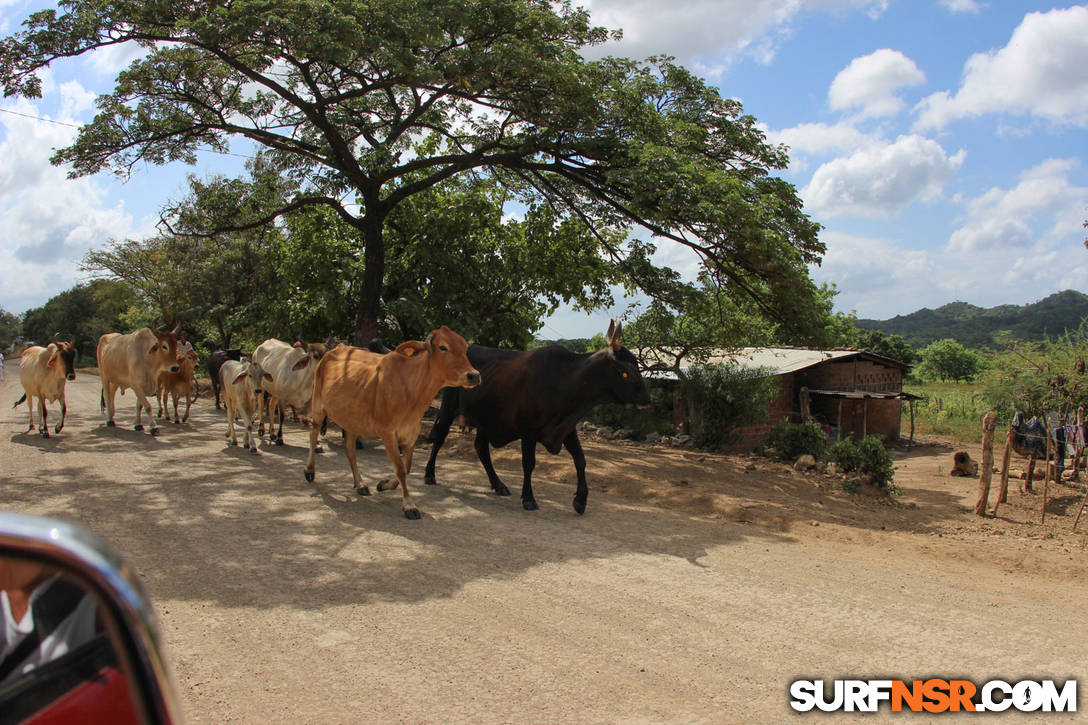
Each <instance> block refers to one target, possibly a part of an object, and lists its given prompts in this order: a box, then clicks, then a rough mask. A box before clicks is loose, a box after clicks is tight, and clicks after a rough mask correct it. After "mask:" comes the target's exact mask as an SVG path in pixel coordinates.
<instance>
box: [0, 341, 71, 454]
mask: <svg viewBox="0 0 1088 725" xmlns="http://www.w3.org/2000/svg"><path fill="white" fill-rule="evenodd" d="M75 360H76V350H75V348H74V347H72V345H71V344H70V343H67V342H51V343H49V346H48V347H39V346H37V345H34V346H31V347H28V348H27V349H26V350H24V351H23V356H22V357H21V358H20V359H19V382H21V383H22V384H23V390H24V391H25V392H24V393H23V397H21V398H19V399H18V400H17V401H15V405H13V406H11V407H13V408H14V407H16V406H18V405H19V403H21V402H23V401H24V400H25V401H27V403H26V407H27V408H28V409H29V412H30V428H29V429H28V430H27V432H28V433H29V432H30V431H32V430H34V398H37V399H38V417H39V418H41V421H42V422H41V425H40V426H39V427H38V432H39V433H41V434H42V438H48V437H49V422H48V421H47V420H46V418H47V417H48V416H49V411H48V410H47V409H46V407H45V401H47V400H48V401H49V402H53V401H56V400H59V401H60V422H59V423H57V427H56V428H55V429H54V430H53V432H54V433H60V429H61V428H63V427H64V419H65V418H66V417H68V403H67V402H66V401H65V399H64V386H65V381H67V380H75V379H76V368H75Z"/></svg>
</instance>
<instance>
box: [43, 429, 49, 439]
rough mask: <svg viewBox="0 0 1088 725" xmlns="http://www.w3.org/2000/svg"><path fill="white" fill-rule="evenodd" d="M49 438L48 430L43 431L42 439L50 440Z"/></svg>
mask: <svg viewBox="0 0 1088 725" xmlns="http://www.w3.org/2000/svg"><path fill="white" fill-rule="evenodd" d="M48 437H49V431H48V429H47V430H43V431H42V438H48Z"/></svg>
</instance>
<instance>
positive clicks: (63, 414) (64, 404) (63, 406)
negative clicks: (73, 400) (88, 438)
mask: <svg viewBox="0 0 1088 725" xmlns="http://www.w3.org/2000/svg"><path fill="white" fill-rule="evenodd" d="M67 417H68V401H67V400H65V398H64V395H63V394H61V396H60V422H59V423H57V427H56V428H54V429H53V432H54V433H60V429H61V428H63V427H64V420H65V419H66V418H67Z"/></svg>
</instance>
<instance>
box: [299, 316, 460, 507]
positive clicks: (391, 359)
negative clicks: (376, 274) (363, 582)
mask: <svg viewBox="0 0 1088 725" xmlns="http://www.w3.org/2000/svg"><path fill="white" fill-rule="evenodd" d="M467 347H468V346H467V345H466V344H465V339H464V338H463V337H461V336H460V335H458V334H457V333H456V332H454V331H453V330H451V329H449V328H448V327H445V326H442V327H440V328H439V329H437V330H433V331H432V332H431V334H430V335H428V336H427V339H426V340H425V341H424V342H416V341H411V342H405V343H402V344H401V345H400V346H398V347H397V348H396V350H394V351H393V352H392V353H389V354H388V355H381V354H378V353H373V352H370V351H369V350H365V349H363V348H361V347H349V346H346V345H341V346H339V347H337V348H336V349H334V350H332V351H330V352H328V353H327V354H326V355H325V356H324V357H323V358H322V359H321V362H319V363H318V365H317V372H316V374H315V377H314V394H313V400H312V401H311V423H310V457H309V458H308V459H307V460H306V480H307V481H311V482H312V481H313V480H314V452H315V450H316V448H317V437H318V433H319V432H320V429H321V422H322V419H323V418H325V417H326V416H327V417H328V419H329V420H331V421H332V422H333V423H336V424H337V425H339V426H340V427H341V428H343V429H344V432H345V434H346V437H345V440H344V450H345V452H346V453H347V456H348V463H349V464H351V475H352V478H353V481H354V486H355V491H356V493H358V494H359V495H360V496H369V495H370V489H369V488H368V487H367V486H366V485H364V484H363V482H362V480H361V479H360V477H359V467H358V466H357V465H356V463H355V439H356V438H358V437H359V436H377V437H380V438H381V439H382V444H383V445H384V446H385V453H386V455H387V456H389V460H390V462H391V463H392V464H393V471H394V472H395V474H396V479H395V480H391V481H388V482H387V481H382V482H381V483H379V484H378V490H379V491H383V490H386V489H387V488H388V489H393V488H396V487H397V486H398V485H399V486H400V487H401V492H402V494H403V496H404V504H403V509H404V515H405V516H406V517H407V518H409V519H418V518H419V517H420V515H419V509H417V508H416V505H415V503H413V501H412V496H411V494H410V493H409V492H408V482H407V480H406V479H407V476H408V473H410V472H411V470H412V449H413V447H414V446H415V444H416V439H417V438H418V437H419V429H420V423H421V421H422V420H423V413H424V411H425V410H427V406H429V405H430V403H431V401H432V400H434V396H435V394H436V393H438V391H439V390H440V389H441V388H444V387H447V386H450V385H457V386H461V387H465V388H472V387H475V386H477V385H479V384H480V373H479V372H477V371H476V369H475V368H473V367H472V363H470V362H469V361H468V356H467V355H466V349H467Z"/></svg>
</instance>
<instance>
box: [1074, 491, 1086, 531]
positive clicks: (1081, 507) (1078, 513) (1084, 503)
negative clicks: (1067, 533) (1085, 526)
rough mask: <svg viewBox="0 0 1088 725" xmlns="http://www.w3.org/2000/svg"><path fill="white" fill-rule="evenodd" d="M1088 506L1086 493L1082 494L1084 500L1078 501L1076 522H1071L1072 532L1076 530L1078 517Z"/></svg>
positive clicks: (1078, 521)
mask: <svg viewBox="0 0 1088 725" xmlns="http://www.w3.org/2000/svg"><path fill="white" fill-rule="evenodd" d="M1086 505H1088V493H1086V494H1084V498H1082V499H1081V500H1080V509H1079V510H1078V511H1077V520H1076V521H1074V522H1073V531H1076V530H1077V524H1079V523H1080V515H1081V514H1082V513H1084V507H1085V506H1086Z"/></svg>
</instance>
